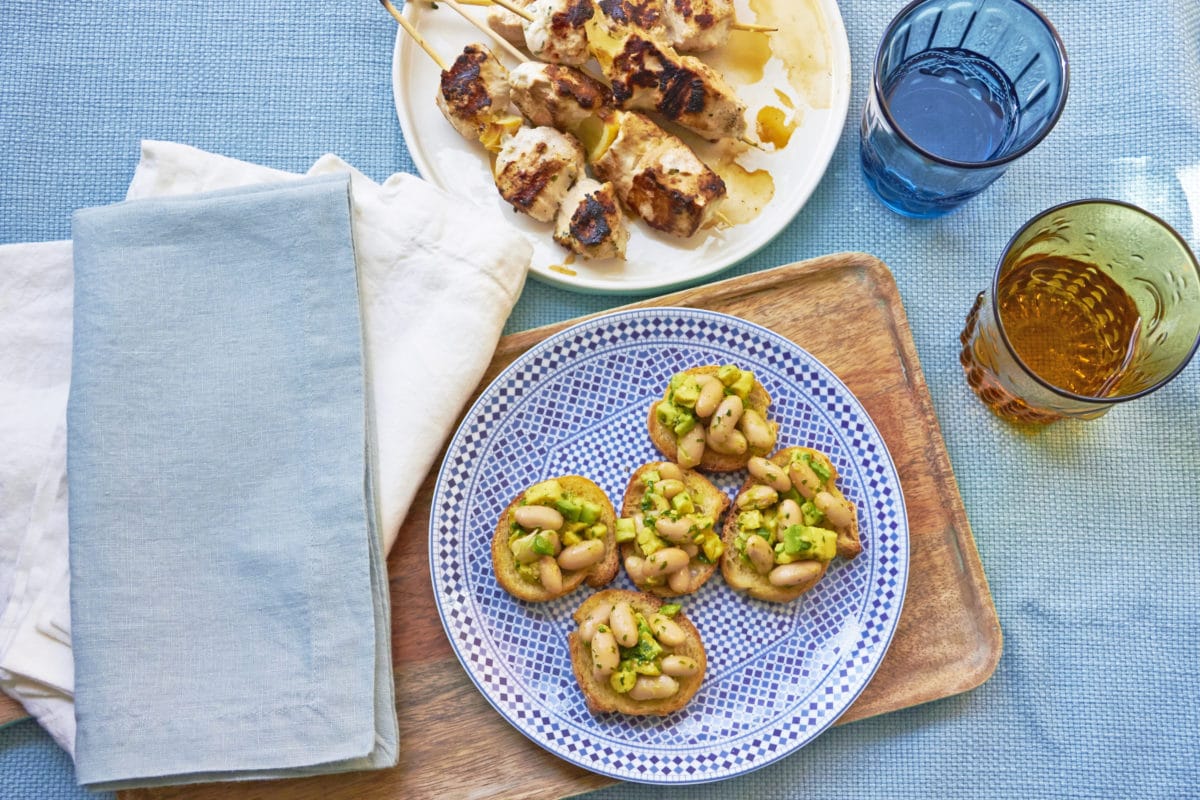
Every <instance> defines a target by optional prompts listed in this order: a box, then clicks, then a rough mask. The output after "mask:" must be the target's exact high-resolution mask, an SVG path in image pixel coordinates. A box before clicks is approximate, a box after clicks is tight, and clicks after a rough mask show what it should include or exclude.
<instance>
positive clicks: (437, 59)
mask: <svg viewBox="0 0 1200 800" xmlns="http://www.w3.org/2000/svg"><path fill="white" fill-rule="evenodd" d="M379 4H380V5H382V6H383V7H384V8H386V9H387V11H388V13H389V14H391V15H392V16H393V17H395V18H396V22H399V23H400V27H401V28H404V30H405V32H407V33H408V35H409V36H411V37H412V38H413V41H415V42H416V43H417V44H419V45H421V49H422V50H424V51H425V52H426V53H428V54H429V57H430V58H432V59H433V61H434V63H436V64H437V65H438V67H440V68H441V70H442V71H443V72H445V71H446V62H445V61H444V60H442V57H441V56H439V55H438V54H437V51H436V50H434V49H433V48H432V47H430V46H429V42H427V41H425V37H424V36H422V35H421V33H420V31H418V30H417V29H416V28H414V27H413V24H412V23H411V22H409V21H408V19H407V18H406V17H405V16H404V15H403V14H401V13H400V12H399V11H397V10H396V7H395V6H394V5H392V4H391V2H390V0H379Z"/></svg>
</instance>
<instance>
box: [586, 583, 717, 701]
mask: <svg viewBox="0 0 1200 800" xmlns="http://www.w3.org/2000/svg"><path fill="white" fill-rule="evenodd" d="M621 601H625V602H628V603H629V604H630V606H632V607H633V610H634V611H635V612H637V613H639V614H641V615H642V617H643V618H644V619H645V620H646V621H647V622H649V621H650V620H651V618H652V617H653V616H654V615H655V614H656V613H658V612H659V610H660V609H661V608H662V606H663V601H662V600H660V599H659V598H657V597H654V596H653V595H649V594H645V593H642V592H631V591H627V590H624V589H608V590H605V591H603V592H597V593H596V594H593V595H592V596H591V597H589V598H588V599H587V600H585V601H584V602H583V604H582V605H581V606H580V607H579V609H578V610H576V612H575V614H574V615H573V617H574V619H575V622H576V624H577V625H582V624H583V622H584V620H586V619H587V618H588V616H590V615H591V614H592V613H593V611H595V610H597V609H598V608H600V607H602V606H604V605H608V606H609V607H610V608H611V606H613V605H615V604H617V603H619V602H621ZM671 620H672V621H673V622H674V623H675V624H676V625H678V626H679V628H681V629H682V631H683V634H684V641H683V643H682V644H679V645H676V646H670V647H668V646H666V645H662V647H663V652H662V654H661V657H662V658H665V657H667V656H671V655H676V656H683V657H686V658H690V659H692V660H693V661H694V662H695V663H696V671H695V674H693V675H690V676H686V677H681V676H678V677H675V680H676V681H677V682H678V684H679V688H678V690H677V691H676V692H675V693H674V694H672V695H671V696H670V697H666V698H662V699H648V700H636V699H634V698H633V697H631V696H630V694H629V693H623V692H618V691H616V689H614V688H613V686H612V683H611V682H610V681H609V680H608V679H607V678H601V677H598V676H597V675H596V674H595V673H594V672H593V668H592V648H591V642H590V641H586V642H585V641H584V640H583V636H582V635H581V634H580V631H579V629H578V628H576V630H573V631H571V632H570V633H568V634H567V646H568V647H569V648H570V652H571V666H572V668H573V669H574V672H575V680H576V681H578V683H579V688H580V689H582V690H583V695H584V699H585V700H586V701H587V706H588V709H589V710H591V711H592V713H595V714H599V713H604V712H607V711H617V712H619V713H621V714H633V715H638V716H647V715H658V716H661V715H665V714H671V713H673V712H675V711H678V710H679V709H681V708H683V707H684V706H686V705H687V704H688V702H689V701H690V700H691V699H692V697H693V696H694V695H695V694H696V691H697V690H698V689H699V688H700V684H701V683H703V682H704V670H705V667H706V664H707V658H706V657H705V654H704V642H703V641H702V640H701V638H700V631H698V630H697V629H696V626H695V625H693V624H692V622H691V620H689V619H687V617H685V616H684V615H683V613H682V612H679V613H676V614H675V615H674V617H672V618H671ZM660 663H661V659H660Z"/></svg>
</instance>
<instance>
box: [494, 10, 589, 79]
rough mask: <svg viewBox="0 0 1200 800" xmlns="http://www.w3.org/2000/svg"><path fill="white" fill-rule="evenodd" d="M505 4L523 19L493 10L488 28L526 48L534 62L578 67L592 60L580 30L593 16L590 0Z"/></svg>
mask: <svg viewBox="0 0 1200 800" xmlns="http://www.w3.org/2000/svg"><path fill="white" fill-rule="evenodd" d="M508 4H509V5H513V6H516V7H517V8H520V9H523V10H524V14H525V17H524V18H522V17H521V16H518V15H517V13H516V12H514V11H510V10H509V9H507V8H504V7H503V6H499V5H496V6H492V8H491V9H490V11H489V12H488V17H487V24H488V27H490V28H491V29H492V30H494V31H495V32H496V33H498V34H499V35H500V36H501V37H503V38H504V39H507V40H508V41H509V42H511V43H512V44H515V45H517V46H523V47H525V48H526V49H527V50H528V51H529V52H530V54H532V55H533V57H534V58H537V59H540V60H541V61H548V62H550V63H551V64H569V65H571V66H575V67H581V66H583V65H584V64H586V63H587V61H588V59H590V58H591V57H592V54H591V53H590V52H588V44H587V32H586V31H585V30H584V27H583V25H584V23H585V22H587V21H588V20H589V19H591V18H592V15H593V14H595V13H596V9H595V7H594V6H593V5H592V0H509V3H508Z"/></svg>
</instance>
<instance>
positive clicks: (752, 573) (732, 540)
mask: <svg viewBox="0 0 1200 800" xmlns="http://www.w3.org/2000/svg"><path fill="white" fill-rule="evenodd" d="M747 468H748V470H749V477H748V478H747V480H746V482H745V483H744V484H742V488H741V490H740V491H739V492H738V495H737V498H736V499H735V500H734V502H733V509H732V510H731V511H730V514H729V516H728V518H727V519H726V521H725V529H724V543H725V552H724V555H723V556H722V558H721V574H722V575H723V576H724V578H725V582H726V583H727V584H729V586H730V587H731V588H733V589H734V590H737V591H743V592H746V593H747V594H749V595H750V596H751V597H754V598H757V599H759V600H769V601H773V602H778V603H786V602H790V601H792V600H795V599H796V598H797V597H799V596H800V595H802V594H804V593H805V592H807V591H809V590H810V589H812V588H813V587H814V586H816V585H817V583H818V582H819V581H820V580H821V578H822V577H824V575H825V573H826V571H827V570H828V569H829V563H830V562H831V561H833V559H834V558H835V557H836V556H841V557H842V558H846V559H852V558H854V557H856V556H857V555H858V554H859V553H860V552H862V543H861V541H860V540H859V535H858V513H857V509H856V508H855V507H854V504H853V503H851V502H850V501H849V500H847V499H846V498H845V496H844V495H843V494H842V492H841V490H840V489H839V488H838V486H837V478H838V472H837V467H835V466H834V464H833V462H832V461H830V459H829V457H828V456H827V455H825V454H824V453H821V452H820V451H818V450H814V449H812V448H810V447H787V448H784V449H783V450H780V451H779V452H778V453H775V454H774V455H772V456H771V457H770V458H763V457H761V456H755V457H754V458H751V459H750V461H749V463H748V464H747Z"/></svg>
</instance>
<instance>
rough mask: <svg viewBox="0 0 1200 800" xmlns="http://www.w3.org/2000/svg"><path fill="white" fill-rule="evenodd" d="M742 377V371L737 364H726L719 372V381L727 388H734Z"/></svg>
mask: <svg viewBox="0 0 1200 800" xmlns="http://www.w3.org/2000/svg"><path fill="white" fill-rule="evenodd" d="M740 377H742V371H741V370H740V369H738V368H737V365H735V364H725V365H724V366H722V367H721V368H720V369H718V370H717V380H719V381H720V382H721V383H723V384H725V385H726V386H732V385H733V384H734V383H736V382H737V379H738V378H740Z"/></svg>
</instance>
